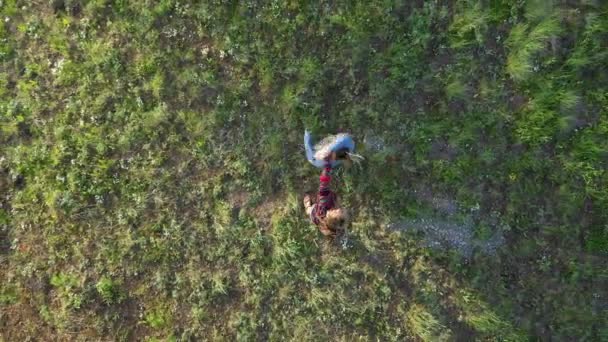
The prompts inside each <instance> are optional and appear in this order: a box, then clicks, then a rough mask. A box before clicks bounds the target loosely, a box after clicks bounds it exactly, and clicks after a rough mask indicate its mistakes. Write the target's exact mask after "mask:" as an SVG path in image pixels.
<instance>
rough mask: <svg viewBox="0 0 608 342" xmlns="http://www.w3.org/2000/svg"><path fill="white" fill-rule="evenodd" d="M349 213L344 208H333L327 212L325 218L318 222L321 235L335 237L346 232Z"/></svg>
mask: <svg viewBox="0 0 608 342" xmlns="http://www.w3.org/2000/svg"><path fill="white" fill-rule="evenodd" d="M349 219H350V216H349V213H348V210H347V209H345V208H334V209H330V210H328V211H327V214H326V215H325V218H323V219H322V220H321V222H320V228H321V233H323V234H324V235H333V236H335V235H337V234H341V233H343V232H344V231H345V230H346V227H347V226H348V223H349Z"/></svg>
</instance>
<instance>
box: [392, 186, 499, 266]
mask: <svg viewBox="0 0 608 342" xmlns="http://www.w3.org/2000/svg"><path fill="white" fill-rule="evenodd" d="M413 192H414V197H416V198H417V199H418V200H419V201H421V202H423V203H425V204H427V205H429V206H430V207H432V208H433V209H434V210H435V212H436V214H435V215H427V216H424V217H420V218H416V219H409V220H402V221H397V222H392V223H390V224H388V225H387V227H386V228H387V229H389V230H393V231H402V232H408V233H413V234H415V235H418V234H420V235H421V243H422V245H423V246H424V247H428V248H433V249H439V250H455V251H457V252H458V253H460V254H461V255H462V256H464V257H465V258H471V257H472V256H473V254H474V253H475V252H476V251H477V252H479V253H482V254H489V255H494V254H496V252H497V251H498V249H499V248H500V247H501V246H502V245H504V244H505V243H506V240H505V237H504V235H503V232H502V229H501V221H500V219H499V218H495V220H493V221H492V222H490V224H489V225H490V227H489V232H488V234H484V235H489V236H485V237H478V236H477V234H476V230H477V225H476V223H475V222H476V221H477V220H476V219H477V218H478V217H477V212H478V208H470V209H469V210H465V209H466V208H461V206H460V205H458V203H457V202H456V201H455V200H454V199H452V198H450V197H449V196H445V195H441V194H433V192H432V191H431V190H430V189H429V188H426V187H419V188H417V189H415V190H414V191H413ZM458 214H461V215H458ZM463 215H464V216H463Z"/></svg>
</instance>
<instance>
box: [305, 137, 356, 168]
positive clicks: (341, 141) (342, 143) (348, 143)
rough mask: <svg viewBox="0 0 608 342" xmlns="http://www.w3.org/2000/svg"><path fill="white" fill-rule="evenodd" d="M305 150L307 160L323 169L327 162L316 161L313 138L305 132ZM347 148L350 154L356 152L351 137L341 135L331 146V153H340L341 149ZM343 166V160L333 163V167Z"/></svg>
mask: <svg viewBox="0 0 608 342" xmlns="http://www.w3.org/2000/svg"><path fill="white" fill-rule="evenodd" d="M304 148H305V149H306V159H308V161H309V162H310V163H311V164H312V165H314V166H316V167H318V168H322V167H323V166H324V164H325V161H323V160H320V159H315V150H314V147H313V145H312V137H311V136H310V132H308V131H304ZM343 148H346V149H348V152H350V153H353V152H354V151H355V141H354V140H353V138H352V137H351V136H350V135H340V136H337V137H336V139H335V140H334V141H333V142H332V143H331V144H330V145H329V150H330V151H338V150H340V149H343ZM340 164H342V161H341V160H334V161H333V162H332V163H331V166H332V167H336V166H338V165H340Z"/></svg>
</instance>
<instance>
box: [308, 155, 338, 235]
mask: <svg viewBox="0 0 608 342" xmlns="http://www.w3.org/2000/svg"><path fill="white" fill-rule="evenodd" d="M330 181H331V164H330V163H329V162H326V163H325V166H324V167H323V171H321V176H319V193H318V195H317V203H316V204H315V206H314V208H313V209H312V211H311V213H310V219H311V220H312V222H313V223H314V224H316V225H318V224H319V223H320V222H321V220H322V219H324V218H325V215H327V211H328V210H329V209H332V208H333V207H334V206H335V205H336V194H335V193H333V192H332V191H331V190H330V189H329V182H330Z"/></svg>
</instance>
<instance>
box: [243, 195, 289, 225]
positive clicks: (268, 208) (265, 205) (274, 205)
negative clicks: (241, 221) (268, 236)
mask: <svg viewBox="0 0 608 342" xmlns="http://www.w3.org/2000/svg"><path fill="white" fill-rule="evenodd" d="M284 202H285V195H284V194H279V195H277V196H273V197H271V198H268V199H266V200H264V201H263V202H262V203H260V204H259V205H257V206H256V207H254V208H253V210H252V211H251V212H252V214H253V217H254V219H255V221H256V223H257V225H258V226H259V227H260V229H261V230H262V231H264V232H265V231H269V230H270V229H271V227H272V226H271V224H270V219H271V218H272V215H273V214H274V213H275V212H277V210H278V209H279V208H281V207H282V203H284Z"/></svg>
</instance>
